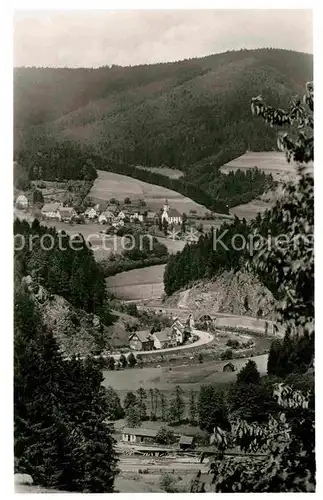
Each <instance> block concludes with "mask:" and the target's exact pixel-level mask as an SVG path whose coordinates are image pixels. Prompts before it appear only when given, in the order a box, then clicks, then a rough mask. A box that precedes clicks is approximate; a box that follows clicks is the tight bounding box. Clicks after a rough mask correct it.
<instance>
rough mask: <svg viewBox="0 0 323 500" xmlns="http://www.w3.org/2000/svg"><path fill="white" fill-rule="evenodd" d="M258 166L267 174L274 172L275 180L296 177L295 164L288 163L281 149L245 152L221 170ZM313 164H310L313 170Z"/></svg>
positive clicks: (227, 170) (245, 168)
mask: <svg viewBox="0 0 323 500" xmlns="http://www.w3.org/2000/svg"><path fill="white" fill-rule="evenodd" d="M254 167H257V168H259V170H262V171H263V172H265V173H266V174H272V176H273V178H274V180H276V181H283V180H286V179H288V178H291V179H293V178H295V176H296V168H295V164H293V163H288V162H287V160H286V157H285V155H284V153H281V152H279V151H264V152H259V153H253V152H250V153H245V154H244V155H242V156H239V158H236V159H235V160H232V161H229V162H228V163H226V164H225V165H223V167H221V172H223V173H224V174H226V173H229V172H231V171H235V170H238V169H240V170H248V169H250V168H254ZM311 168H312V166H309V170H311Z"/></svg>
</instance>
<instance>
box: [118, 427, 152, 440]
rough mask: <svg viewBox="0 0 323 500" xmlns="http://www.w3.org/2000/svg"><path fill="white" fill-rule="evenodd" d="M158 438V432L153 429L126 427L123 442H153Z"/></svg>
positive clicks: (123, 432)
mask: <svg viewBox="0 0 323 500" xmlns="http://www.w3.org/2000/svg"><path fill="white" fill-rule="evenodd" d="M156 436H157V431H154V430H153V429H143V428H141V427H139V428H137V429H136V428H133V427H125V428H124V429H123V430H122V441H126V442H129V443H144V442H152V441H154V440H155V439H156Z"/></svg>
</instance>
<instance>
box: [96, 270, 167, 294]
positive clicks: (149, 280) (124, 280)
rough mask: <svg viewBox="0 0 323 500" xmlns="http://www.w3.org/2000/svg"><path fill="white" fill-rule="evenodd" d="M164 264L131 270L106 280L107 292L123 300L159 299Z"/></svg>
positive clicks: (162, 285)
mask: <svg viewBox="0 0 323 500" xmlns="http://www.w3.org/2000/svg"><path fill="white" fill-rule="evenodd" d="M164 270H165V264H161V265H158V266H149V267H145V268H142V269H133V270H132V271H125V272H123V273H118V274H116V275H115V276H110V277H109V278H107V279H106V284H107V291H108V292H109V293H111V294H113V295H115V296H116V297H118V298H119V299H123V300H145V299H159V298H160V297H161V296H162V294H163V293H164V281H163V277H164Z"/></svg>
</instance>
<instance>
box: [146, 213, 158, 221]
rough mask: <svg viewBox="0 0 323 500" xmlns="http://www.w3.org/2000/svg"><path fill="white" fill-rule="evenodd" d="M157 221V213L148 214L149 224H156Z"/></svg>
mask: <svg viewBox="0 0 323 500" xmlns="http://www.w3.org/2000/svg"><path fill="white" fill-rule="evenodd" d="M155 220H157V214H156V212H151V211H149V212H148V213H147V221H148V222H155Z"/></svg>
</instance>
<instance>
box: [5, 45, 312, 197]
mask: <svg viewBox="0 0 323 500" xmlns="http://www.w3.org/2000/svg"><path fill="white" fill-rule="evenodd" d="M312 70H313V57H312V56H311V55H309V54H303V53H296V52H293V51H285V50H276V49H259V50H241V51H236V52H234V51H233V52H226V53H224V54H217V55H212V56H208V57H204V58H199V59H191V60H186V61H181V62H176V63H163V64H155V65H142V66H135V67H119V66H113V67H111V68H110V67H102V68H98V69H85V68H83V69H82V68H81V69H63V68H57V69H51V68H16V69H15V73H14V95H15V102H14V119H15V152H16V153H18V152H19V151H21V149H23V148H26V146H27V148H28V149H29V144H30V142H31V141H32V138H35V137H39V136H43V135H44V134H45V135H51V136H55V137H56V139H58V140H63V139H69V140H71V141H81V142H82V144H83V145H86V146H91V148H92V147H93V148H94V151H95V152H96V153H97V154H98V155H99V156H100V157H102V158H104V161H105V164H106V169H109V168H111V167H110V164H111V165H114V167H113V168H116V169H117V168H118V165H119V164H123V165H128V166H129V168H132V169H133V168H134V166H135V165H145V166H157V167H158V166H165V165H166V166H169V167H173V168H174V167H176V168H179V169H181V170H183V171H184V172H185V174H186V175H185V177H184V178H182V179H181V181H178V183H180V184H181V185H180V186H179V188H180V189H181V190H180V192H181V193H182V194H187V193H188V192H189V191H191V189H190V188H189V185H190V184H191V185H194V186H195V187H198V188H199V190H201V191H202V192H203V193H205V198H206V201H207V198H208V197H209V198H210V197H211V198H213V200H215V199H216V200H217V202H218V204H219V205H220V204H223V205H224V206H225V205H229V206H234V205H235V204H239V203H246V202H248V201H250V200H251V199H252V198H253V197H255V196H257V195H259V194H261V193H262V192H264V190H265V189H266V188H267V187H268V182H266V180H265V179H264V178H262V177H261V176H259V175H258V174H254V175H255V178H254V179H252V182H250V179H244V178H243V179H242V177H243V176H242V174H240V176H241V178H239V179H238V177H237V178H234V176H233V177H232V178H229V179H226V180H224V178H223V176H222V175H221V174H220V172H219V171H218V169H219V167H220V166H222V165H223V164H224V163H226V162H228V161H230V160H232V159H233V158H235V157H237V156H239V155H241V154H243V153H244V152H245V151H246V150H252V151H263V150H272V149H276V146H277V145H276V133H275V132H274V131H273V130H272V129H271V128H270V127H269V126H268V125H267V124H265V123H262V122H259V121H257V120H256V118H254V117H251V116H250V113H249V109H250V100H251V98H252V97H254V96H256V95H259V94H262V95H263V97H264V98H265V99H267V100H268V101H270V102H271V103H272V104H273V106H277V107H284V106H286V105H287V103H288V101H289V99H290V97H291V96H293V95H295V94H300V93H301V92H302V86H303V84H304V81H306V80H311V79H312ZM250 166H251V167H253V166H254V165H250ZM101 168H102V167H101ZM133 173H134V174H135V175H136V176H137V175H139V174H138V171H137V170H134V171H133ZM141 175H142V174H141ZM145 180H146V179H145ZM162 182H165V181H164V180H163V179H159V180H158V183H162ZM237 186H240V187H239V188H238V187H237ZM166 187H168V186H166ZM184 191H185V193H184ZM250 191H252V193H251V194H249V193H250ZM202 197H203V195H202ZM199 198H201V196H199ZM196 201H197V200H196ZM200 202H201V203H202V200H200ZM205 204H206V205H208V206H210V203H209V202H208V201H207V203H205Z"/></svg>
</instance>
